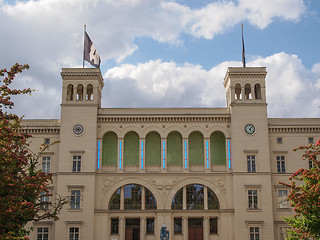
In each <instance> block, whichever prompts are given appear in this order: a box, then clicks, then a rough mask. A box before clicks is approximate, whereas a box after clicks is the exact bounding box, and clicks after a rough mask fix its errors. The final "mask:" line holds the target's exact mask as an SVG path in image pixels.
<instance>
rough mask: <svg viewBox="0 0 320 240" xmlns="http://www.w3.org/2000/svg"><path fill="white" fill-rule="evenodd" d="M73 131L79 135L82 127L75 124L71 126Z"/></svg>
mask: <svg viewBox="0 0 320 240" xmlns="http://www.w3.org/2000/svg"><path fill="white" fill-rule="evenodd" d="M73 133H74V134H76V135H80V134H82V133H83V127H82V126H81V125H80V124H77V125H75V126H74V127H73Z"/></svg>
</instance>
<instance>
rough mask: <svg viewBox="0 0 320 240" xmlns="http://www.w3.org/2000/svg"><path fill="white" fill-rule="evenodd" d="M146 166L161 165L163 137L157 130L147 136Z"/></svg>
mask: <svg viewBox="0 0 320 240" xmlns="http://www.w3.org/2000/svg"><path fill="white" fill-rule="evenodd" d="M145 154H146V155H145V156H146V166H161V137H160V135H159V133H157V132H150V133H148V134H147V136H146V150H145Z"/></svg>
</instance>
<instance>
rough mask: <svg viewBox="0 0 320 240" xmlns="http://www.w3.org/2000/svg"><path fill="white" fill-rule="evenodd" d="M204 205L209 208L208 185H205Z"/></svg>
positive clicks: (205, 208) (206, 208)
mask: <svg viewBox="0 0 320 240" xmlns="http://www.w3.org/2000/svg"><path fill="white" fill-rule="evenodd" d="M203 201H204V202H203V205H204V210H208V188H207V186H203Z"/></svg>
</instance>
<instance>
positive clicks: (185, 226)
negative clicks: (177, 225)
mask: <svg viewBox="0 0 320 240" xmlns="http://www.w3.org/2000/svg"><path fill="white" fill-rule="evenodd" d="M182 235H183V240H188V238H189V236H188V235H189V234H188V217H182Z"/></svg>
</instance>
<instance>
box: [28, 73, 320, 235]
mask: <svg viewBox="0 0 320 240" xmlns="http://www.w3.org/2000/svg"><path fill="white" fill-rule="evenodd" d="M266 74H267V72H266V69H265V68H264V67H246V68H239V67H236V68H228V70H227V73H226V75H225V79H224V82H223V81H222V80H221V83H222V82H223V83H224V86H225V88H226V101H227V107H226V108H168V109H165V108H131V109H115V108H101V93H102V88H103V86H104V83H103V78H102V75H101V73H100V70H99V69H95V68H94V69H93V68H63V69H62V72H61V76H62V80H63V94H62V104H61V119H60V120H24V121H23V126H24V131H28V132H29V133H31V134H32V135H33V136H34V139H33V140H32V144H31V147H32V148H33V149H34V150H35V151H36V149H38V147H39V145H40V144H42V143H43V142H47V143H49V142H52V141H55V140H59V141H60V143H58V144H55V145H53V146H51V147H50V150H49V151H47V152H45V153H44V154H43V156H42V159H41V160H42V163H43V164H42V168H43V171H46V172H51V173H53V184H52V187H51V188H50V189H51V191H52V193H53V194H54V195H55V194H59V195H61V196H69V204H68V205H66V206H65V207H64V208H63V210H62V212H61V214H60V220H59V221H57V222H51V221H43V222H37V223H34V228H35V230H34V232H33V233H32V235H31V237H32V239H40V240H43V239H49V240H53V239H59V240H60V239H70V240H75V239H81V240H91V239H94V240H107V239H110V240H111V239H112V240H113V239H117V240H138V239H140V240H151V239H160V229H161V227H162V226H163V224H166V225H167V229H168V230H169V234H170V239H174V240H189V239H190V240H218V239H220V240H228V239H239V240H243V239H250V240H257V239H259V240H260V239H264V240H270V239H283V237H284V234H285V228H286V225H285V224H284V222H283V220H282V218H281V217H282V216H288V215H290V214H292V211H291V209H290V204H289V203H288V202H287V201H286V196H287V195H288V192H289V190H288V189H286V188H285V187H283V186H282V185H280V184H279V181H287V180H288V178H289V176H290V175H291V173H292V172H294V171H295V170H297V169H298V168H300V167H304V168H308V167H309V163H308V162H304V161H302V160H301V157H300V155H301V153H296V152H292V151H291V150H292V149H293V148H294V147H297V146H299V145H306V144H309V143H312V142H314V141H316V140H318V139H319V138H320V119H297V118H295V119H280V118H279V119H272V118H268V117H267V102H266V86H265V78H266ZM279 104H281V103H279ZM45 200H46V199H45V198H44V199H43V201H44V202H45ZM49 210H50V209H49Z"/></svg>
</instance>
